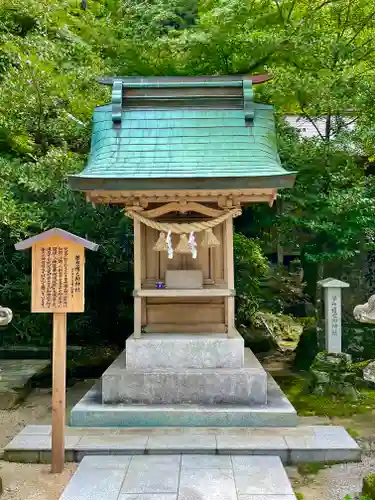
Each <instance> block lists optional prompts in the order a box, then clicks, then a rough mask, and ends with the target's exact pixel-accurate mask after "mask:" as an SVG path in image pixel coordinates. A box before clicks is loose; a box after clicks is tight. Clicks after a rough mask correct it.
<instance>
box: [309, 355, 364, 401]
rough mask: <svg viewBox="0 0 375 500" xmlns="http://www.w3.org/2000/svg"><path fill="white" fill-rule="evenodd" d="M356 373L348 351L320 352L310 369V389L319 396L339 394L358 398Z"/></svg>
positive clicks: (352, 398)
mask: <svg viewBox="0 0 375 500" xmlns="http://www.w3.org/2000/svg"><path fill="white" fill-rule="evenodd" d="M355 382H356V373H355V371H353V370H351V356H350V355H349V354H346V353H339V354H333V353H327V352H320V353H318V354H317V355H316V357H315V360H314V361H313V363H312V365H311V369H310V390H311V391H312V392H313V394H316V395H318V396H323V395H325V396H339V397H343V398H345V399H348V400H350V401H353V400H356V399H357V398H358V391H357V389H356V385H355Z"/></svg>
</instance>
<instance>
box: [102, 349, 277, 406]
mask: <svg viewBox="0 0 375 500" xmlns="http://www.w3.org/2000/svg"><path fill="white" fill-rule="evenodd" d="M227 340H228V339H227ZM138 342H140V341H137V343H138ZM172 345H173V346H174V347H175V346H176V345H177V344H173V343H172V344H171V346H172ZM127 349H128V348H127ZM127 356H129V354H128V355H127ZM125 357H126V353H125V351H124V352H123V353H122V354H121V355H120V356H119V357H118V358H117V359H116V360H115V361H114V362H113V363H112V365H111V366H110V367H109V368H108V369H107V370H106V371H105V372H104V373H103V375H102V378H101V380H102V399H103V403H106V404H107V403H109V404H119V403H125V404H149V405H155V404H207V405H212V404H265V403H266V402H267V374H266V372H265V370H264V368H263V367H262V366H261V365H260V363H259V361H258V360H257V359H256V357H255V356H254V355H253V354H252V353H251V351H249V352H248V353H247V354H246V358H245V363H244V367H243V368H186V367H178V366H175V367H173V368H159V369H155V368H152V369H151V368H137V369H134V368H129V367H128V366H125Z"/></svg>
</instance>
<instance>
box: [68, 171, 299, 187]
mask: <svg viewBox="0 0 375 500" xmlns="http://www.w3.org/2000/svg"><path fill="white" fill-rule="evenodd" d="M295 179H296V172H285V174H275V175H266V176H256V177H255V176H250V177H212V178H211V177H194V178H192V177H179V178H170V179H167V178H160V179H158V178H154V179H152V178H148V179H134V178H94V177H82V176H80V175H72V176H69V178H68V183H69V186H70V188H71V189H73V190H75V191H94V190H98V189H103V190H113V191H118V190H138V191H142V190H144V191H149V190H155V189H159V190H160V189H165V190H169V189H184V190H185V189H194V190H200V189H241V188H242V189H248V188H273V189H282V188H292V187H293V186H294V182H295Z"/></svg>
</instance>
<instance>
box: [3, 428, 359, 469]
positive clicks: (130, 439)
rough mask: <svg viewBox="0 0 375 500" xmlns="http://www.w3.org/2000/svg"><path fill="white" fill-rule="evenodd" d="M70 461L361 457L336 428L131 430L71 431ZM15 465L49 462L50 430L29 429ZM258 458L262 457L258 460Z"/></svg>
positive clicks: (18, 440)
mask: <svg viewBox="0 0 375 500" xmlns="http://www.w3.org/2000/svg"><path fill="white" fill-rule="evenodd" d="M65 446H66V460H67V461H77V462H79V461H81V460H82V458H83V457H84V456H85V455H137V454H138V455H160V454H163V455H171V454H176V455H179V454H182V453H188V454H195V455H202V454H203V455H230V454H235V455H262V456H264V455H269V456H277V457H279V458H280V459H281V461H282V462H283V463H284V464H296V463H301V462H351V461H357V460H360V457H361V451H360V448H359V446H358V445H357V443H356V442H355V441H354V440H353V439H352V438H351V437H350V436H349V434H348V433H347V432H346V430H345V429H344V428H342V427H336V426H297V427H294V428H287V427H279V428H276V429H273V428H267V429H260V428H257V429H255V428H243V427H242V428H200V429H197V428H164V429H160V428H152V429H144V428H143V429H142V428H132V429H121V428H111V429H98V428H89V429H88V428H72V427H67V429H66V435H65ZM4 457H5V460H8V461H12V462H34V463H35V462H39V463H50V461H51V426H50V425H29V426H27V427H25V428H24V429H23V430H22V431H21V432H20V433H19V434H18V435H17V436H16V437H15V438H14V439H13V440H12V441H11V442H10V443H9V444H8V445H7V446H6V447H5V450H4ZM258 458H259V457H258Z"/></svg>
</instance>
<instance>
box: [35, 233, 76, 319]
mask: <svg viewBox="0 0 375 500" xmlns="http://www.w3.org/2000/svg"><path fill="white" fill-rule="evenodd" d="M83 251H84V250H83V248H82V247H80V246H78V245H72V244H69V243H68V244H66V243H65V244H64V242H62V244H59V242H57V243H56V244H48V243H46V242H45V243H44V244H43V243H40V244H38V245H36V246H35V249H34V253H35V254H34V253H33V259H34V260H33V290H32V292H33V296H32V311H34V312H59V311H61V312H81V311H83V280H84V275H83V268H84V254H83Z"/></svg>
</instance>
